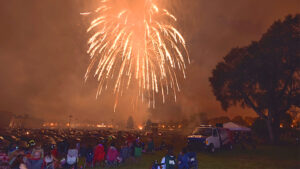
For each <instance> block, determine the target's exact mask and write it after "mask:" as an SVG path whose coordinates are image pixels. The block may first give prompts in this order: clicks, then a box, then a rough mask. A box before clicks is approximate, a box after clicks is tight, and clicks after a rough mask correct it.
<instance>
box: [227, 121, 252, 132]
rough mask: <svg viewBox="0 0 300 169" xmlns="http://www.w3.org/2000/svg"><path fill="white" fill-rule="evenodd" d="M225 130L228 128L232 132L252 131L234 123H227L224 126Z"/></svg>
mask: <svg viewBox="0 0 300 169" xmlns="http://www.w3.org/2000/svg"><path fill="white" fill-rule="evenodd" d="M223 127H224V128H227V129H229V130H231V131H251V129H250V128H248V127H244V126H240V125H238V124H235V123H233V122H227V123H224V124H223Z"/></svg>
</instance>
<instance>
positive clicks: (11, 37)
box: [0, 0, 300, 121]
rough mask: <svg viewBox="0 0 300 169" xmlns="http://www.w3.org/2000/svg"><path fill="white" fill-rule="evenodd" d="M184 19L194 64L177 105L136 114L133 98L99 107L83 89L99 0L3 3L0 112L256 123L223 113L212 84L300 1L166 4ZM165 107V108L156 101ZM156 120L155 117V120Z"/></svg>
mask: <svg viewBox="0 0 300 169" xmlns="http://www.w3.org/2000/svg"><path fill="white" fill-rule="evenodd" d="M162 1H163V3H164V5H165V6H166V8H168V9H169V10H170V11H171V12H172V13H173V14H175V16H176V17H177V18H178V21H177V22H178V23H177V24H178V26H177V27H178V29H179V30H180V31H181V32H182V34H183V35H184V37H185V39H186V41H187V45H188V49H189V52H190V59H191V64H190V65H189V66H188V70H187V79H186V80H185V81H181V82H180V84H181V86H182V91H181V92H180V93H179V94H178V95H179V96H178V100H177V103H174V101H172V100H171V99H168V100H167V102H166V104H164V105H163V104H157V106H158V107H157V109H156V110H150V111H149V110H148V108H147V106H146V105H141V104H138V105H137V106H135V107H134V108H133V106H132V105H131V103H130V102H129V101H128V98H129V95H130V93H131V92H133V91H128V92H127V95H125V96H124V97H121V98H120V102H119V104H118V108H117V110H116V112H114V111H113V104H114V99H115V98H114V96H113V95H112V93H110V92H104V93H103V95H101V96H100V98H98V99H97V100H96V99H95V96H96V89H97V82H96V80H95V79H93V78H89V80H88V81H87V82H86V83H84V79H83V77H84V74H85V71H86V68H87V66H88V64H89V56H88V55H87V54H86V50H87V47H88V46H87V44H86V42H87V39H88V35H87V34H86V28H87V27H88V24H89V19H88V18H87V17H83V16H81V15H80V13H81V12H86V11H90V10H93V9H95V8H96V7H97V3H98V1H97V0H90V1H87V0H63V1H62V0H43V1H41V0H7V1H1V2H0V20H1V27H0V37H1V38H0V110H3V111H11V112H14V113H16V114H21V113H27V114H30V115H32V116H34V117H38V118H43V119H51V120H56V119H66V118H67V117H68V115H70V114H72V115H73V116H74V117H76V118H78V119H80V120H119V119H127V117H128V116H129V115H132V116H134V118H135V119H137V121H141V120H145V119H146V118H148V117H153V118H156V119H173V118H174V117H177V118H179V117H183V116H186V115H190V114H191V113H196V112H207V113H208V114H209V116H218V115H229V116H233V115H237V114H239V113H241V112H243V113H244V115H252V116H253V115H255V114H254V113H253V112H252V111H251V110H248V109H246V110H243V109H240V108H232V109H230V110H229V111H228V112H227V113H225V112H224V111H222V109H221V106H220V104H219V103H218V102H217V101H216V100H215V97H214V96H213V93H212V90H211V88H210V86H209V82H208V77H209V76H210V75H211V71H212V69H213V68H214V67H215V65H216V64H217V62H219V61H220V60H221V59H222V57H223V56H225V55H226V53H227V52H228V51H229V50H230V49H231V48H233V47H237V46H244V45H247V44H249V43H250V42H251V41H252V40H258V39H259V38H260V37H261V35H262V34H263V33H264V32H266V30H267V28H268V27H269V26H270V25H271V24H272V23H273V22H274V21H275V20H278V19H283V18H284V17H285V16H286V15H288V14H295V13H296V12H298V11H300V5H299V1H298V0H287V1H282V0H264V1H261V0H244V1H240V0H226V1H224V0H215V1H209V0H173V1H172V0H162ZM158 101H159V102H161V101H160V100H158ZM150 112H151V114H150Z"/></svg>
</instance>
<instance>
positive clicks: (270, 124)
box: [266, 112, 274, 143]
mask: <svg viewBox="0 0 300 169" xmlns="http://www.w3.org/2000/svg"><path fill="white" fill-rule="evenodd" d="M266 122H267V127H268V132H269V138H270V142H271V143H274V133H273V126H272V117H271V115H270V112H269V115H268V118H267V119H266Z"/></svg>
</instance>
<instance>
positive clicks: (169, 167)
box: [161, 147, 176, 169]
mask: <svg viewBox="0 0 300 169" xmlns="http://www.w3.org/2000/svg"><path fill="white" fill-rule="evenodd" d="M175 168H176V157H175V156H174V153H173V148H172V147H169V148H168V153H167V155H166V156H165V157H163V158H162V160H161V169H175Z"/></svg>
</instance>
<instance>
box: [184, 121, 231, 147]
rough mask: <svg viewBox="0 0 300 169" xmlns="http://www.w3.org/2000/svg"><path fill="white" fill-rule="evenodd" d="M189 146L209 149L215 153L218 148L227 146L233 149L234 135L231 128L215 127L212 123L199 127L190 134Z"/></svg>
mask: <svg viewBox="0 0 300 169" xmlns="http://www.w3.org/2000/svg"><path fill="white" fill-rule="evenodd" d="M187 139H188V146H189V147H190V148H192V149H197V150H199V149H200V150H209V151H210V152H212V153H214V152H215V151H216V149H220V148H223V147H227V148H229V149H232V148H233V146H232V144H233V137H232V133H231V131H230V130H229V129H226V128H222V127H213V126H210V125H205V126H200V127H197V128H196V129H195V130H194V131H193V133H192V134H191V135H189V136H188V138H187Z"/></svg>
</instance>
